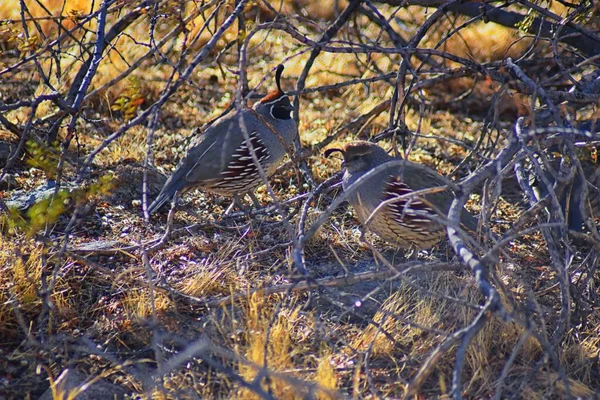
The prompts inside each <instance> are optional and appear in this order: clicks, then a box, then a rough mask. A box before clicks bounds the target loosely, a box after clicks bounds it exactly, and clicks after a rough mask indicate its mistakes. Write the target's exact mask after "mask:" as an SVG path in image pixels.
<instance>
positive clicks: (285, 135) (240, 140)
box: [148, 65, 298, 214]
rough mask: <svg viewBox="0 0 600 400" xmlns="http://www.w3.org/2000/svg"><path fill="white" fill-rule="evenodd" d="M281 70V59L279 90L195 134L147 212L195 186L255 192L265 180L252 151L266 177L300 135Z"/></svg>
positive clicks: (234, 194)
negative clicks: (251, 106)
mask: <svg viewBox="0 0 600 400" xmlns="http://www.w3.org/2000/svg"><path fill="white" fill-rule="evenodd" d="M282 71H283V65H279V66H278V67H277V72H276V74H275V82H276V84H277V90H274V91H272V92H270V93H269V94H268V95H266V96H265V97H263V98H262V99H261V100H260V101H259V102H257V103H256V104H255V105H254V107H253V108H251V109H250V108H246V109H241V110H238V111H237V112H235V113H233V114H231V115H227V116H225V117H223V118H221V119H219V120H218V121H217V122H215V124H214V125H212V126H211V127H210V128H208V129H207V130H206V131H205V132H204V134H203V135H202V136H200V137H199V138H198V139H196V141H195V143H194V144H193V145H192V147H190V148H189V149H188V151H187V154H186V155H185V157H184V158H183V159H182V160H181V162H180V163H179V165H178V166H177V168H176V169H175V172H173V174H172V175H171V177H170V178H169V179H168V180H167V182H166V183H165V186H164V187H163V188H162V190H161V192H160V193H159V195H158V196H157V197H156V199H155V200H154V202H153V203H152V204H151V205H150V207H149V209H148V213H149V214H152V213H154V212H156V211H157V210H158V209H159V208H161V207H162V206H163V205H164V204H165V203H167V202H169V201H171V199H172V198H173V196H175V193H178V192H179V193H184V192H186V191H188V190H191V189H195V188H200V189H203V190H206V191H208V192H212V193H216V194H220V195H224V196H229V197H233V198H234V200H237V199H238V196H239V195H244V194H246V193H247V194H249V195H250V196H252V191H253V190H254V189H256V188H257V187H258V186H260V185H261V184H263V180H262V179H261V176H260V174H259V170H258V168H257V165H256V163H255V161H254V158H253V157H252V152H254V155H255V156H256V158H257V159H258V161H259V162H260V165H261V167H262V168H263V170H264V172H265V174H266V176H267V177H270V176H271V175H272V174H273V173H274V172H275V170H276V169H277V167H278V166H279V164H280V163H281V160H282V159H283V157H284V156H285V155H286V153H287V152H288V149H289V147H290V145H291V143H292V142H293V141H294V139H295V138H296V136H297V135H298V126H297V124H296V121H294V119H293V118H292V111H293V107H292V104H291V103H290V99H289V98H288V97H287V96H286V94H285V93H284V92H283V90H281V73H282ZM244 130H246V132H247V134H248V135H247V136H248V137H249V139H250V145H249V144H248V143H247V141H246V139H245V137H246V136H245V135H244Z"/></svg>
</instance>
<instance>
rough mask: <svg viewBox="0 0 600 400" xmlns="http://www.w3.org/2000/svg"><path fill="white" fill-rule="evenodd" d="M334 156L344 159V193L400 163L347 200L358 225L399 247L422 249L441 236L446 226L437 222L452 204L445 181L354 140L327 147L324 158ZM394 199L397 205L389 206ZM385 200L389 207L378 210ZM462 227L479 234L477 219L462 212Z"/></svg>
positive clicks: (432, 172) (423, 167)
mask: <svg viewBox="0 0 600 400" xmlns="http://www.w3.org/2000/svg"><path fill="white" fill-rule="evenodd" d="M334 152H341V153H342V155H343V157H344V163H343V166H344V167H345V172H344V177H343V187H344V190H348V188H349V187H350V186H351V185H352V184H353V183H355V182H356V181H358V180H359V179H360V178H361V177H362V176H364V175H365V174H367V173H368V172H369V171H371V170H373V169H374V168H376V167H378V166H381V165H383V164H385V163H388V162H394V164H398V165H393V166H392V165H390V167H389V168H385V167H382V168H383V169H382V170H381V171H379V172H375V175H373V176H371V177H369V178H367V180H365V181H364V182H362V183H359V186H358V188H357V189H356V191H354V192H353V193H352V194H350V196H349V198H348V201H349V202H350V204H352V206H353V207H354V209H355V210H356V214H357V216H358V219H359V220H360V222H361V223H362V224H363V225H365V224H367V222H368V224H367V228H368V229H369V230H371V231H372V232H374V233H376V234H377V235H378V236H379V237H381V238H382V239H384V240H385V241H387V242H389V243H391V244H393V245H395V246H397V247H399V248H417V249H426V248H430V247H432V246H434V245H435V244H436V243H437V242H439V241H440V240H441V239H442V237H444V235H445V229H444V228H445V226H444V224H442V223H440V222H439V217H446V216H447V213H448V210H449V208H450V204H451V203H452V201H453V200H454V195H453V194H452V192H451V191H450V189H448V188H447V185H448V183H449V180H448V179H446V178H444V177H443V176H441V175H440V174H438V173H437V172H435V171H434V170H432V169H430V168H428V167H426V166H423V165H419V164H415V163H413V162H410V161H407V160H402V159H399V158H395V157H392V156H390V155H389V154H388V153H387V152H386V151H385V150H384V149H383V148H381V147H379V146H378V145H376V144H374V143H370V142H364V141H355V142H351V143H348V144H346V145H345V146H344V147H342V148H331V149H328V150H326V151H325V156H326V157H329V156H330V155H331V154H332V153H334ZM435 188H439V190H436V189H435ZM426 189H432V190H431V192H430V193H424V194H422V195H420V196H419V195H415V196H410V193H413V192H416V191H421V190H426ZM401 196H404V197H401ZM395 198H398V200H397V201H393V200H392V199H395ZM386 201H389V202H387V203H386V204H385V205H382V203H384V202H386ZM436 218H437V219H438V220H437V221H436V220H435V219H436ZM460 222H461V225H463V227H465V228H467V229H468V230H470V231H473V232H475V231H476V230H477V219H476V218H475V217H473V216H472V215H471V214H469V213H468V212H467V211H466V210H464V209H463V210H462V212H461V221H460Z"/></svg>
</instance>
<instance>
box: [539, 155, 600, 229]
mask: <svg viewBox="0 0 600 400" xmlns="http://www.w3.org/2000/svg"><path fill="white" fill-rule="evenodd" d="M594 151H595V150H594ZM587 153H588V152H587V151H584V150H582V151H581V152H579V154H578V156H579V158H580V160H579V161H580V163H581V168H582V171H583V177H582V176H581V175H580V174H579V173H577V174H575V176H574V177H573V180H572V181H569V182H556V178H555V177H556V174H557V173H558V172H557V171H559V169H560V163H561V159H562V156H561V155H560V152H559V149H558V148H557V147H555V146H552V147H550V148H549V149H548V154H547V157H548V160H549V165H548V166H549V167H550V168H552V169H553V170H554V172H553V173H552V172H550V171H549V170H547V169H545V168H544V169H543V170H542V173H543V175H544V177H545V179H546V180H547V182H548V183H550V184H551V185H552V186H554V190H555V192H557V194H558V193H560V195H559V197H558V200H559V203H560V206H561V208H562V211H563V213H564V216H565V218H566V222H567V225H568V227H569V229H570V230H572V231H576V232H581V231H582V230H583V227H584V220H585V218H586V214H589V215H590V216H592V217H594V218H597V217H600V164H598V163H597V162H596V161H595V160H594V157H592V155H591V154H587ZM583 178H585V180H584V179H583ZM529 180H530V184H531V187H532V189H533V192H534V193H535V195H536V197H537V200H541V199H543V198H544V197H546V195H548V193H549V191H548V188H547V187H546V184H545V182H544V180H543V179H541V178H540V177H538V176H536V175H533V174H531V175H530V176H529ZM585 185H587V190H588V194H587V197H584V186H585ZM559 189H561V190H559ZM582 212H583V213H582Z"/></svg>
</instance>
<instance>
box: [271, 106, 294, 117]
mask: <svg viewBox="0 0 600 400" xmlns="http://www.w3.org/2000/svg"><path fill="white" fill-rule="evenodd" d="M292 110H293V108H291V107H286V106H273V108H272V109H271V114H273V117H274V118H276V119H291V118H292Z"/></svg>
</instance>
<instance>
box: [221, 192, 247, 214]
mask: <svg viewBox="0 0 600 400" xmlns="http://www.w3.org/2000/svg"><path fill="white" fill-rule="evenodd" d="M236 206H237V208H239V209H240V210H243V209H244V203H243V202H242V200H241V199H240V196H238V195H237V194H235V195H233V201H232V202H231V204H230V205H229V207H227V209H226V210H225V212H224V213H223V215H229V213H230V212H231V210H233V208H234V207H236Z"/></svg>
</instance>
